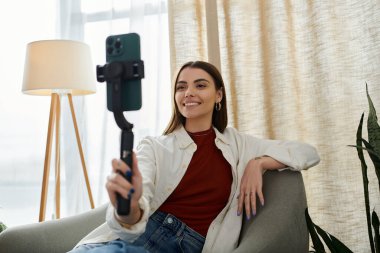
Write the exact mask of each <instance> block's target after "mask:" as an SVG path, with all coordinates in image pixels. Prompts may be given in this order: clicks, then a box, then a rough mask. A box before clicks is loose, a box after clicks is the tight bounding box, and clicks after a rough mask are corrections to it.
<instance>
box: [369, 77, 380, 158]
mask: <svg viewBox="0 0 380 253" xmlns="http://www.w3.org/2000/svg"><path fill="white" fill-rule="evenodd" d="M366 91H367V99H368V104H369V114H368V120H367V128H368V141H369V143H370V144H371V146H372V147H373V149H374V151H375V152H376V153H377V154H380V126H379V124H378V123H377V116H376V109H375V107H374V105H373V103H372V99H371V97H370V96H369V93H368V85H367V83H366Z"/></svg>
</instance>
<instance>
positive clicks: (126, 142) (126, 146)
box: [116, 130, 133, 215]
mask: <svg viewBox="0 0 380 253" xmlns="http://www.w3.org/2000/svg"><path fill="white" fill-rule="evenodd" d="M132 151H133V132H132V130H123V131H122V132H121V143H120V159H121V160H123V161H124V162H125V163H126V164H127V165H128V167H129V168H130V169H131V170H130V172H127V173H125V174H123V175H122V176H123V177H124V178H126V179H127V180H128V182H130V183H132V173H133V160H132ZM116 197H117V213H118V214H119V215H128V214H129V212H130V206H131V197H132V196H131V195H129V196H128V198H127V199H125V198H123V197H122V196H121V195H120V194H117V195H116Z"/></svg>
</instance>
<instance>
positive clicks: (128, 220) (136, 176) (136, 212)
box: [106, 152, 142, 225]
mask: <svg viewBox="0 0 380 253" xmlns="http://www.w3.org/2000/svg"><path fill="white" fill-rule="evenodd" d="M118 172H120V173H121V174H124V175H125V174H126V173H129V172H131V169H130V168H129V167H128V165H127V164H125V163H124V162H123V161H122V160H120V159H113V160H112V173H111V175H109V176H108V177H107V182H106V189H107V192H108V196H109V198H110V201H111V203H112V205H113V206H114V207H115V208H116V206H117V198H116V194H117V193H119V194H120V195H121V196H122V197H123V198H126V199H127V198H131V207H130V214H129V215H127V216H121V215H118V214H117V213H116V212H115V216H116V219H118V220H119V221H121V222H122V223H125V224H129V225H133V224H135V223H137V222H138V221H139V219H140V217H141V212H142V210H140V207H139V203H138V202H139V200H140V198H141V195H142V176H141V173H140V171H139V169H138V165H137V158H136V154H135V153H134V152H133V170H132V172H133V173H132V183H130V182H128V181H127V179H125V178H124V177H123V176H122V175H120V174H119V173H118Z"/></svg>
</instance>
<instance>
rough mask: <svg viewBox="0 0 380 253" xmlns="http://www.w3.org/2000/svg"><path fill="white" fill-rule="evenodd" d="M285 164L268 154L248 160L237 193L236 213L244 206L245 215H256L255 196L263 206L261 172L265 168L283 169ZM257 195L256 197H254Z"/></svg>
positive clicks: (241, 210) (239, 213)
mask: <svg viewBox="0 0 380 253" xmlns="http://www.w3.org/2000/svg"><path fill="white" fill-rule="evenodd" d="M284 168H286V165H285V164H283V163H280V162H278V161H276V160H275V159H273V158H271V157H269V156H261V157H256V158H255V159H252V160H250V161H249V162H248V164H247V166H246V168H245V170H244V174H243V176H242V179H241V184H240V193H239V195H238V215H241V213H242V212H243V208H245V213H246V217H247V219H248V220H249V219H250V218H251V215H252V216H255V215H256V210H257V209H256V203H257V201H256V198H257V197H258V198H259V201H260V204H261V206H264V196H263V192H262V187H263V174H264V172H265V170H276V169H284ZM256 196H257V197H256Z"/></svg>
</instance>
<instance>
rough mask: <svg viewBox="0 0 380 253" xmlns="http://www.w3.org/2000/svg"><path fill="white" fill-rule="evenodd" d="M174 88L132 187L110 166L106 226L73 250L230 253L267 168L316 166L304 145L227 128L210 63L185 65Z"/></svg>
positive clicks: (219, 82) (136, 165)
mask: <svg viewBox="0 0 380 253" xmlns="http://www.w3.org/2000/svg"><path fill="white" fill-rule="evenodd" d="M173 87H174V92H173V94H174V97H173V98H174V103H173V104H174V110H173V115H172V119H171V121H170V123H169V125H168V127H167V129H166V130H165V132H164V135H163V136H160V137H147V138H145V139H144V140H142V141H141V143H140V144H139V146H138V147H137V156H134V162H133V169H132V171H133V177H132V183H129V182H128V181H127V180H125V179H124V178H123V177H122V176H121V175H120V174H119V173H117V172H118V171H121V172H122V173H130V171H131V169H130V168H128V167H127V165H126V164H125V163H123V162H122V161H121V160H117V159H114V160H113V161H112V174H111V175H110V176H109V177H108V179H107V183H106V188H107V191H108V194H109V198H110V201H111V204H110V206H109V208H108V210H107V218H106V219H107V223H106V224H104V225H102V226H101V227H99V228H98V229H96V230H95V231H93V232H92V233H91V234H90V235H88V236H87V237H86V238H84V240H82V242H81V244H82V245H81V246H79V247H78V248H76V249H75V250H73V252H103V251H107V252H231V251H232V250H233V249H234V248H236V247H237V242H238V237H239V233H240V228H241V219H242V218H243V216H245V218H246V219H250V218H251V217H253V216H255V214H256V207H257V203H259V204H260V205H262V206H264V196H263V194H262V175H263V173H264V172H265V170H272V169H285V168H287V167H288V168H289V169H292V170H302V169H307V168H310V167H312V166H314V165H316V164H317V163H318V162H319V156H318V154H317V152H316V150H315V149H314V148H313V147H311V146H310V145H307V144H304V143H299V142H289V141H274V140H260V139H257V138H254V137H252V136H249V135H245V134H242V133H239V132H238V131H236V130H235V129H233V128H226V126H227V108H226V94H225V88H224V83H223V79H222V77H221V75H220V73H219V71H218V70H217V69H216V68H215V67H214V66H213V65H211V64H209V63H206V62H202V61H196V62H188V63H186V64H184V65H183V66H182V68H181V69H180V71H179V73H178V75H177V77H176V80H175V83H174V86H173ZM117 193H119V194H121V195H122V196H123V197H125V198H131V212H130V214H129V215H128V216H120V215H118V214H117V213H116V212H115V207H116V205H117V201H116V194H117ZM243 213H244V215H243Z"/></svg>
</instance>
